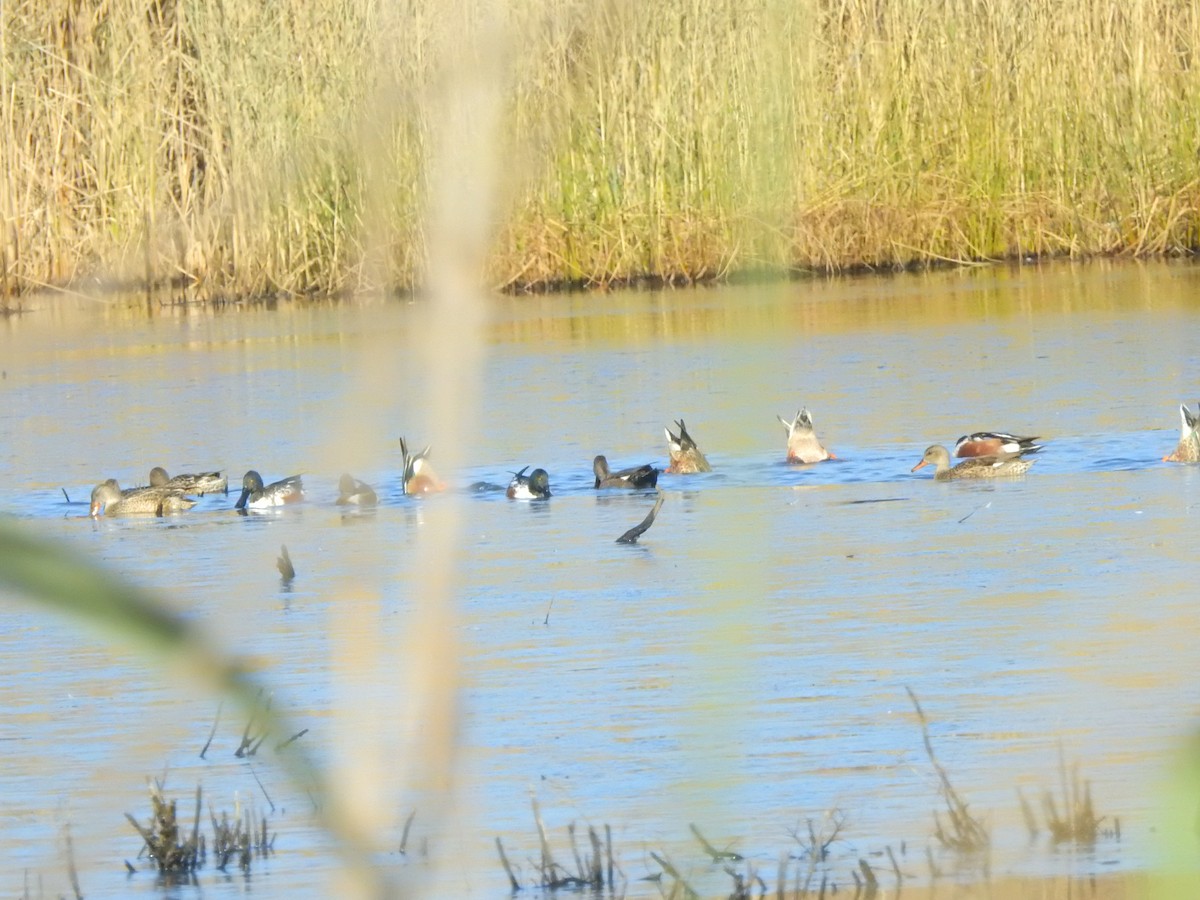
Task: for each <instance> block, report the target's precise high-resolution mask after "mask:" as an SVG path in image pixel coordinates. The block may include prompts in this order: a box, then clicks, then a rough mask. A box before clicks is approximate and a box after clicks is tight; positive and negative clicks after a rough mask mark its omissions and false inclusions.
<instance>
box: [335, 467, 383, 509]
mask: <svg viewBox="0 0 1200 900" xmlns="http://www.w3.org/2000/svg"><path fill="white" fill-rule="evenodd" d="M377 502H379V498H378V497H376V496H375V491H374V489H373V488H372V487H371V486H370V485H369V484H367V483H366V482H365V481H359V480H358V479H357V478H355V477H354V476H353V475H351V474H349V473H346V474H345V475H343V476H342V477H341V478H340V479H338V498H337V505H338V506H374V505H375V504H376V503H377Z"/></svg>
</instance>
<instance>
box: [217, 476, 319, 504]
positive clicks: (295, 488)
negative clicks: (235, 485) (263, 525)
mask: <svg viewBox="0 0 1200 900" xmlns="http://www.w3.org/2000/svg"><path fill="white" fill-rule="evenodd" d="M303 499H304V483H303V481H301V478H300V476H299V475H289V476H288V477H287V478H282V479H280V480H279V481H273V482H271V483H270V484H268V485H266V486H264V485H263V480H262V476H261V475H259V474H258V473H257V472H255V471H254V470H253V469H251V470H250V471H249V472H247V473H246V474H245V475H244V476H243V477H242V496H240V497H238V502H237V503H235V504H234V506H233V508H234V509H245V508H246V507H247V506H249V507H250V508H251V509H265V508H267V507H268V506H283V505H284V504H285V503H295V502H296V501H297V500H303Z"/></svg>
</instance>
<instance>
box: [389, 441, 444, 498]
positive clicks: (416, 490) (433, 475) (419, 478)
mask: <svg viewBox="0 0 1200 900" xmlns="http://www.w3.org/2000/svg"><path fill="white" fill-rule="evenodd" d="M400 455H401V458H402V459H403V460H404V480H403V488H404V493H406V494H418V495H420V494H436V493H438V492H439V491H444V490H445V489H446V485H445V484H443V483H442V480H441V479H440V478H438V476H437V472H435V471H433V466H431V465H430V464H429V448H428V447H426V448H425V449H424V450H422V451H421V452H420V453H416V454H410V453H409V452H408V444H406V443H405V441H404V438H400Z"/></svg>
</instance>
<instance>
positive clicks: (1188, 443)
mask: <svg viewBox="0 0 1200 900" xmlns="http://www.w3.org/2000/svg"><path fill="white" fill-rule="evenodd" d="M1179 419H1180V423H1179V444H1178V445H1177V446H1176V447H1175V452H1174V453H1171V454H1169V455H1168V456H1164V457H1163V462H1182V463H1194V462H1200V405H1197V407H1196V415H1192V414H1191V412H1189V411H1188V408H1187V404H1186V403H1182V404H1180V406H1179Z"/></svg>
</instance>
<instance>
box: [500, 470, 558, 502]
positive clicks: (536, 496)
mask: <svg viewBox="0 0 1200 900" xmlns="http://www.w3.org/2000/svg"><path fill="white" fill-rule="evenodd" d="M528 468H529V466H526V467H525V468H524V469H522V470H521V471H520V472H513V480H512V481H510V482H509V484H508V490H507V491H506V492H505V493H506V494H507V496H508V499H510V500H545V499H546V498H547V497H549V496H550V476H549V475H548V474H546V470H545V469H534V470H533V471H532V472H530V473H529V474H528V475H526V474H525V471H526V470H527V469H528Z"/></svg>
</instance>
